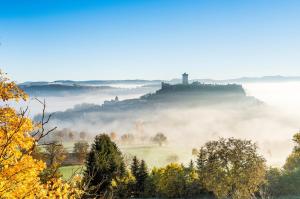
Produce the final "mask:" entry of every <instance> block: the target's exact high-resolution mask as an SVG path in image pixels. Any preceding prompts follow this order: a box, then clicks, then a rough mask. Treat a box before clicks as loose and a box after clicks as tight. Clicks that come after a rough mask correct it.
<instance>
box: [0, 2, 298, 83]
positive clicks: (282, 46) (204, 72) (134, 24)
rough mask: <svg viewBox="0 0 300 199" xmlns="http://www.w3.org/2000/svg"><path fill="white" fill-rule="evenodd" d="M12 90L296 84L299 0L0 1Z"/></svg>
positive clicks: (4, 65)
mask: <svg viewBox="0 0 300 199" xmlns="http://www.w3.org/2000/svg"><path fill="white" fill-rule="evenodd" d="M0 43H1V45H0V68H1V69H2V70H3V71H4V72H6V73H8V75H9V77H11V78H12V79H13V80H16V81H17V82H24V81H53V80H59V79H70V80H91V79H172V78H178V77H180V75H181V74H182V73H183V72H187V73H189V74H190V77H191V78H214V79H226V78H235V77H244V76H251V77H252V76H265V75H286V76H290V75H292V76H297V75H299V76H300V1H298V0H227V1H224V0H109V1H108V0H98V1H95V0H88V1H87V0H26V1H25V0H22V1H21V0H0Z"/></svg>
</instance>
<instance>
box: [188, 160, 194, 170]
mask: <svg viewBox="0 0 300 199" xmlns="http://www.w3.org/2000/svg"><path fill="white" fill-rule="evenodd" d="M188 169H189V171H193V170H194V162H193V160H191V161H190V164H189V167H188Z"/></svg>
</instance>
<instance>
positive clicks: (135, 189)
mask: <svg viewBox="0 0 300 199" xmlns="http://www.w3.org/2000/svg"><path fill="white" fill-rule="evenodd" d="M139 166H140V162H139V160H138V159H137V157H136V156H134V157H133V159H132V163H131V166H130V171H131V173H132V175H133V176H134V178H135V186H134V187H133V188H132V191H133V193H134V196H138V190H139V188H138V187H137V179H138V176H139Z"/></svg>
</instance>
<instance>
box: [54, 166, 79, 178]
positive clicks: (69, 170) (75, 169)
mask: <svg viewBox="0 0 300 199" xmlns="http://www.w3.org/2000/svg"><path fill="white" fill-rule="evenodd" d="M82 171H83V166H81V165H74V166H63V167H60V168H59V172H60V173H61V174H62V176H63V179H64V180H69V179H70V178H71V177H72V175H74V173H75V174H80V173H81V172H82Z"/></svg>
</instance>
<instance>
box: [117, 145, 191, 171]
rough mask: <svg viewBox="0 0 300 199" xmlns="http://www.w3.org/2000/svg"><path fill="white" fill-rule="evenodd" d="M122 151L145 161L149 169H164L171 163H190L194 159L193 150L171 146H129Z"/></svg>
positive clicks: (122, 148)
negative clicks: (163, 167)
mask: <svg viewBox="0 0 300 199" xmlns="http://www.w3.org/2000/svg"><path fill="white" fill-rule="evenodd" d="M120 149H121V151H122V153H123V154H125V155H128V156H129V157H132V156H137V157H138V158H139V159H143V160H145V161H146V163H147V165H148V167H149V168H152V167H162V166H165V165H166V164H168V163H170V162H182V163H188V162H189V161H190V160H191V159H192V152H191V150H189V149H180V148H175V147H170V146H162V147H159V146H128V147H121V148H120Z"/></svg>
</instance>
